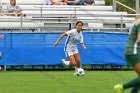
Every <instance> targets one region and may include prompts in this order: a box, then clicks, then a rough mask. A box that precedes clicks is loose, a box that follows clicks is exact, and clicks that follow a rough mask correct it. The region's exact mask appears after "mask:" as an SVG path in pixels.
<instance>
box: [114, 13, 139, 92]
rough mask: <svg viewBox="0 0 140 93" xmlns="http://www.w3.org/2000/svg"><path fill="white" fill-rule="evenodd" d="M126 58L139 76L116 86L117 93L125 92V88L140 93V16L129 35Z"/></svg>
mask: <svg viewBox="0 0 140 93" xmlns="http://www.w3.org/2000/svg"><path fill="white" fill-rule="evenodd" d="M125 59H126V61H127V63H128V65H132V67H133V68H134V70H135V72H136V73H137V74H138V77H137V78H135V79H133V80H130V81H128V82H127V83H124V84H117V85H115V86H114V90H115V92H116V93H123V91H124V90H125V89H128V88H132V89H131V92H130V93H138V91H139V89H140V16H138V17H137V19H136V21H135V24H134V26H133V27H132V29H131V30H130V34H129V36H128V40H127V44H126V49H125Z"/></svg>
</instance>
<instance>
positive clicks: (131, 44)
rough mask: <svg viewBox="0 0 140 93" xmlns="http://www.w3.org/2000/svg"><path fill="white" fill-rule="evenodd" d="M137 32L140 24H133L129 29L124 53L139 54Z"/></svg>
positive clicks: (139, 44) (139, 30) (139, 29)
mask: <svg viewBox="0 0 140 93" xmlns="http://www.w3.org/2000/svg"><path fill="white" fill-rule="evenodd" d="M138 33H140V24H139V25H134V26H133V27H132V29H131V31H130V34H129V36H128V40H127V43H126V49H125V54H126V55H131V54H140V43H139V42H138V41H137V35H138Z"/></svg>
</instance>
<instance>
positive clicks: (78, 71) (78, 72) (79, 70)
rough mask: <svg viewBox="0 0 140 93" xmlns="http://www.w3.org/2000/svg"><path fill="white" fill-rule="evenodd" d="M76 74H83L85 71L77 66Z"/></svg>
mask: <svg viewBox="0 0 140 93" xmlns="http://www.w3.org/2000/svg"><path fill="white" fill-rule="evenodd" d="M76 75H77V76H84V75H85V71H84V69H82V68H78V69H77V71H76Z"/></svg>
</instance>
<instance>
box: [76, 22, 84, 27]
mask: <svg viewBox="0 0 140 93" xmlns="http://www.w3.org/2000/svg"><path fill="white" fill-rule="evenodd" d="M79 23H81V24H82V26H83V25H84V24H83V22H82V21H77V22H76V26H77V24H79Z"/></svg>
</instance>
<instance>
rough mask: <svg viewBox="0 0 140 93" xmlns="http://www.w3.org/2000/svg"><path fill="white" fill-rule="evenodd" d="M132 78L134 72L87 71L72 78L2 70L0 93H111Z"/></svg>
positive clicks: (65, 74)
mask: <svg viewBox="0 0 140 93" xmlns="http://www.w3.org/2000/svg"><path fill="white" fill-rule="evenodd" d="M135 77H136V74H135V73H134V71H86V75H85V76H73V71H42V72H39V71H36V72H33V71H27V72H26V71H17V72H16V71H15V72H13V71H7V72H2V71H1V72H0V93H114V90H113V86H114V85H115V84H117V83H124V82H126V81H128V80H130V79H132V78H135ZM129 91H130V90H126V91H125V92H124V93H129Z"/></svg>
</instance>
